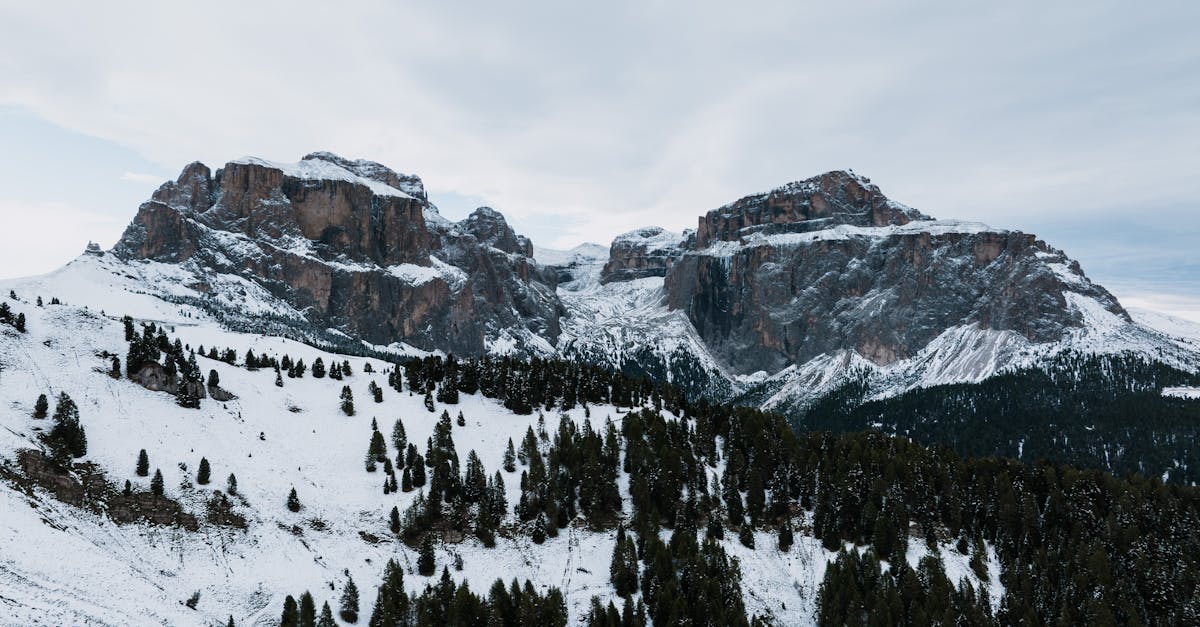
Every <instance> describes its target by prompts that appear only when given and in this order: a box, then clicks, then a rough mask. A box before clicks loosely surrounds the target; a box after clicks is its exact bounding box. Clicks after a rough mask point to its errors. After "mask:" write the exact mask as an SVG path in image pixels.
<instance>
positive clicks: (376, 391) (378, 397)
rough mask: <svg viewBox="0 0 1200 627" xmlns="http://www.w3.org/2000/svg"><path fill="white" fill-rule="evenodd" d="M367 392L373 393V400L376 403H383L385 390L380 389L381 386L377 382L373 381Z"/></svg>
mask: <svg viewBox="0 0 1200 627" xmlns="http://www.w3.org/2000/svg"><path fill="white" fill-rule="evenodd" d="M367 390H368V391H369V392H371V398H372V399H374V400H375V402H376V403H382V402H383V388H381V387H379V384H377V383H375V381H371V383H370V385H368V386H367Z"/></svg>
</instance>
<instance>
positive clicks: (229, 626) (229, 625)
mask: <svg viewBox="0 0 1200 627" xmlns="http://www.w3.org/2000/svg"><path fill="white" fill-rule="evenodd" d="M225 627H237V625H236V624H235V623H234V622H233V614H230V615H229V622H227V623H225Z"/></svg>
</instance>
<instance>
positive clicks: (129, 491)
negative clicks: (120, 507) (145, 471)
mask: <svg viewBox="0 0 1200 627" xmlns="http://www.w3.org/2000/svg"><path fill="white" fill-rule="evenodd" d="M122 494H124V495H125V496H129V495H131V494H133V484H132V483H130V482H129V480H128V479H126V480H125V489H124V490H123V491H122Z"/></svg>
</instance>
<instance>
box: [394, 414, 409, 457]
mask: <svg viewBox="0 0 1200 627" xmlns="http://www.w3.org/2000/svg"><path fill="white" fill-rule="evenodd" d="M392 447H393V448H395V449H396V467H397V468H403V467H404V450H405V449H407V448H408V434H407V433H405V432H404V423H403V422H401V421H400V419H399V418H397V419H396V423H395V424H393V425H392Z"/></svg>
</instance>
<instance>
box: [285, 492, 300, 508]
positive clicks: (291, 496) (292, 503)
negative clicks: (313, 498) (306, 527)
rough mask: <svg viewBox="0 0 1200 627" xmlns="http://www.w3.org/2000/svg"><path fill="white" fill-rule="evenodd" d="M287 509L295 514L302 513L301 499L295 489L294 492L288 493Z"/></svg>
mask: <svg viewBox="0 0 1200 627" xmlns="http://www.w3.org/2000/svg"><path fill="white" fill-rule="evenodd" d="M287 508H288V509H289V510H291V511H293V512H298V511H300V497H299V496H298V495H297V494H296V488H295V487H293V488H292V491H291V492H289V493H288V497H287Z"/></svg>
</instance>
